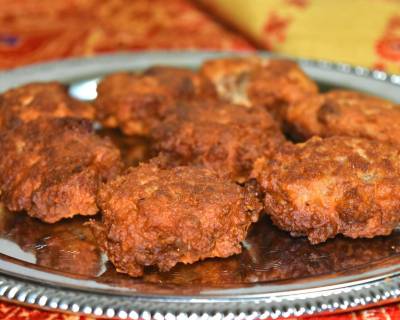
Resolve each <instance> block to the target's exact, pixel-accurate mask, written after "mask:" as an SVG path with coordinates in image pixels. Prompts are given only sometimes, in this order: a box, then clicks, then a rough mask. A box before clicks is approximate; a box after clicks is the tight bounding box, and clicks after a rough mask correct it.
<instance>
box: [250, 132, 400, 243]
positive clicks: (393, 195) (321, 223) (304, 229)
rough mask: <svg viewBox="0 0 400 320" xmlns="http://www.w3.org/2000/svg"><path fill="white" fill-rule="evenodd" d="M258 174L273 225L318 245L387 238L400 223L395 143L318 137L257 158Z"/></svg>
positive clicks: (399, 168)
mask: <svg viewBox="0 0 400 320" xmlns="http://www.w3.org/2000/svg"><path fill="white" fill-rule="evenodd" d="M253 176H255V177H256V178H257V179H258V181H259V183H260V185H261V188H262V189H263V191H264V192H265V199H264V205H265V211H266V212H267V213H268V214H269V215H270V216H271V219H272V221H273V222H274V223H275V224H276V225H277V226H278V227H279V228H281V229H283V230H287V231H290V233H291V234H292V235H293V236H301V235H305V236H307V237H308V239H309V240H310V242H312V243H314V244H315V243H319V242H324V241H325V240H327V239H328V238H332V237H334V236H335V235H337V234H343V235H345V236H347V237H351V238H359V237H366V238H371V237H374V236H377V235H388V234H390V233H391V232H392V230H393V229H394V228H395V227H396V226H397V224H398V223H399V221H400V197H399V196H398V195H400V154H399V151H398V149H397V148H395V147H394V146H393V145H391V144H386V143H382V142H379V141H374V140H367V139H360V138H350V137H331V138H326V139H321V138H318V137H314V138H312V139H311V140H308V141H307V142H306V143H303V144H297V145H292V144H287V145H285V146H283V147H282V148H281V149H280V150H279V151H278V152H277V153H276V154H275V156H274V157H273V158H272V159H270V160H265V159H259V160H257V162H256V164H255V170H254V172H253Z"/></svg>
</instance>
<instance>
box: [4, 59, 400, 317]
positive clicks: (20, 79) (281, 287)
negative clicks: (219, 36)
mask: <svg viewBox="0 0 400 320" xmlns="http://www.w3.org/2000/svg"><path fill="white" fill-rule="evenodd" d="M258 54H260V55H262V56H268V55H267V54H266V53H261V52H260V53H258ZM226 55H232V53H221V52H220V53H214V52H202V53H200V52H190V53H182V52H181V53H179V52H168V53H162V52H158V53H157V52H154V53H145V54H118V55H110V56H101V57H96V58H84V59H71V60H63V61H57V62H52V63H47V64H38V65H33V66H28V67H24V68H19V69H15V70H11V71H7V72H3V73H0V92H2V91H4V90H7V89H9V88H12V87H15V86H18V85H21V84H24V83H28V82H33V81H50V80H57V81H61V82H64V83H67V84H69V85H70V93H71V95H73V96H75V97H77V98H80V99H86V100H91V99H93V98H95V96H96V84H97V81H98V79H100V78H101V77H102V76H103V75H105V74H107V73H111V72H115V71H121V70H125V71H126V70H142V69H145V68H147V67H149V66H152V65H156V64H164V65H174V66H184V67H190V68H197V67H198V66H199V65H200V64H201V63H202V61H204V60H206V59H209V58H215V57H220V56H226ZM298 62H299V63H300V65H301V66H302V68H303V69H304V70H305V71H306V73H308V74H309V75H310V76H311V77H312V78H314V79H315V80H316V81H318V83H319V84H320V85H321V89H322V90H325V89H327V88H331V87H342V88H351V89H356V90H361V91H366V92H370V93H372V94H375V95H378V96H382V97H385V98H388V99H391V100H393V101H397V102H400V76H396V75H389V74H386V73H384V72H380V71H369V70H367V69H365V68H361V67H350V66H348V65H344V64H334V63H328V62H323V61H308V60H298ZM102 134H105V135H111V136H112V137H113V139H115V140H116V141H118V143H119V144H120V146H121V147H122V148H123V149H124V148H125V149H124V150H125V151H126V154H128V153H129V150H134V149H129V148H137V147H143V148H145V146H146V142H145V141H142V140H140V139H133V138H132V139H127V138H126V137H125V138H124V137H121V136H118V133H116V132H107V130H105V131H104V132H102ZM127 140H129V141H127ZM83 221H84V219H83V218H74V219H70V220H67V221H64V222H61V223H57V224H55V225H46V224H44V223H41V222H39V221H37V220H35V219H31V218H29V217H27V216H26V215H24V214H23V213H17V214H15V213H9V212H7V211H6V210H4V209H2V210H1V214H0V296H1V297H2V298H3V299H7V300H11V301H14V302H19V303H23V304H28V305H33V306H38V307H42V308H48V309H57V310H63V311H67V312H79V313H84V314H92V315H97V316H109V317H120V318H134V319H136V318H143V319H150V318H155V319H162V318H167V319H174V318H178V319H182V320H183V319H188V318H190V319H197V318H203V319H208V318H214V319H220V318H226V319H233V318H237V319H242V318H246V319H256V318H269V317H271V318H277V317H280V316H283V317H288V316H300V315H303V314H314V313H321V312H339V311H343V310H348V309H354V308H360V307H363V306H366V305H374V304H380V303H385V302H389V301H392V300H395V299H398V298H400V231H397V230H395V231H394V232H393V234H392V235H391V236H389V237H377V238H375V239H368V240H367V239H358V240H351V239H345V238H343V237H337V238H336V239H333V240H329V241H328V242H326V243H324V244H321V245H317V246H312V245H310V244H309V243H308V242H307V241H306V240H305V239H301V238H297V239H294V238H291V237H290V236H289V235H288V234H286V233H284V232H281V231H279V230H277V229H276V228H275V227H273V226H272V224H271V223H270V221H269V220H268V219H267V218H263V219H262V221H260V222H259V223H258V224H257V225H256V226H255V227H254V228H253V229H252V230H251V232H250V235H249V237H248V239H247V240H246V242H245V243H244V251H243V253H242V254H241V255H239V256H236V257H232V258H229V259H209V260H206V261H203V262H200V263H197V264H194V265H191V266H177V267H176V268H174V269H173V270H171V271H170V272H168V273H158V272H156V271H155V270H148V272H146V274H145V276H144V277H143V278H140V279H132V278H129V277H127V276H124V275H120V274H118V273H116V272H115V270H114V268H113V267H112V266H111V265H110V263H107V261H106V258H105V257H104V256H103V255H102V254H101V252H100V251H99V250H98V249H97V247H96V246H95V244H94V243H95V241H94V239H93V238H92V236H91V235H90V232H88V230H86V229H85V227H84V226H83V223H82V222H83Z"/></svg>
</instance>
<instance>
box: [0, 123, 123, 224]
mask: <svg viewBox="0 0 400 320" xmlns="http://www.w3.org/2000/svg"><path fill="white" fill-rule="evenodd" d="M0 150H2V157H1V158H0V188H1V200H2V201H3V202H4V204H5V205H6V207H7V208H8V209H9V210H11V211H20V210H26V211H27V212H28V214H29V215H30V216H32V217H36V218H39V219H41V220H43V221H45V222H49V223H53V222H56V221H58V220H60V219H62V218H68V217H72V216H74V215H76V214H82V215H93V214H95V213H96V212H97V211H98V209H97V206H96V193H97V188H98V187H99V185H100V184H101V183H102V182H104V181H106V180H108V179H109V178H112V177H113V176H115V175H116V174H118V173H119V171H120V168H121V166H122V165H121V162H120V152H119V150H118V149H117V148H116V147H115V146H114V145H113V144H112V143H111V142H110V141H109V140H108V139H102V138H100V137H98V136H96V135H95V134H94V133H93V129H92V123H91V122H90V121H87V120H78V119H71V118H62V119H51V120H47V121H45V120H37V121H31V122H29V123H27V124H24V123H22V124H20V125H19V126H16V127H15V128H14V129H12V130H4V131H3V132H1V133H0Z"/></svg>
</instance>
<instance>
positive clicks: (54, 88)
mask: <svg viewBox="0 0 400 320" xmlns="http://www.w3.org/2000/svg"><path fill="white" fill-rule="evenodd" d="M65 117H72V118H84V119H93V118H94V108H93V107H92V106H91V105H89V104H87V103H83V102H80V101H77V100H74V99H72V98H71V97H70V96H69V95H68V91H67V89H66V88H65V87H64V86H63V85H61V84H60V83H57V82H47V83H31V84H27V85H24V86H21V87H18V88H16V89H11V90H8V91H6V92H5V93H3V94H1V95H0V128H9V127H12V126H13V125H15V124H16V123H20V122H29V121H33V120H36V119H38V118H65Z"/></svg>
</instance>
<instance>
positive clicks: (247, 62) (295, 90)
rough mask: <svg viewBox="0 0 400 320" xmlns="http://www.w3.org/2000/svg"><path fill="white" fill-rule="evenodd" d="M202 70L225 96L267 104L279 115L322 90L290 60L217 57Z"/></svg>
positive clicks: (205, 64)
mask: <svg viewBox="0 0 400 320" xmlns="http://www.w3.org/2000/svg"><path fill="white" fill-rule="evenodd" d="M201 73H202V74H204V75H205V76H206V77H207V78H209V79H210V80H211V81H212V82H213V83H214V85H215V87H216V90H217V92H218V95H219V96H220V97H221V98H223V99H224V100H227V101H229V102H232V103H235V104H242V105H245V106H247V107H250V106H253V105H260V106H263V107H265V108H266V109H267V110H268V111H270V112H272V113H273V114H274V115H275V116H276V117H277V119H281V117H282V116H283V115H284V113H285V110H286V108H287V106H288V105H289V104H292V103H294V102H297V101H301V100H302V99H303V98H304V97H306V96H308V95H310V94H315V93H317V92H318V88H317V86H316V84H315V83H314V82H313V81H312V80H311V79H310V78H308V77H307V76H306V75H305V74H304V72H303V71H302V70H301V69H300V68H299V67H298V65H297V64H296V63H294V62H292V61H289V60H268V59H261V58H257V57H245V58H225V59H215V60H209V61H206V62H205V63H204V65H203V67H202V68H201Z"/></svg>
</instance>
